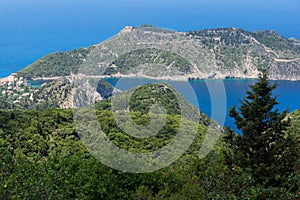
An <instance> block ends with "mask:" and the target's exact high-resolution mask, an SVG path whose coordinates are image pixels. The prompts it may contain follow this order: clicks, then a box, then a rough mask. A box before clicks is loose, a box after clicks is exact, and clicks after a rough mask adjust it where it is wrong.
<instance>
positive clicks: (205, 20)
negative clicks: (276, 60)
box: [0, 0, 300, 76]
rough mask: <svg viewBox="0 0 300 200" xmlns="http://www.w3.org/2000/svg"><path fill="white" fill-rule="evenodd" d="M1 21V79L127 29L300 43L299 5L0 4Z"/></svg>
mask: <svg viewBox="0 0 300 200" xmlns="http://www.w3.org/2000/svg"><path fill="white" fill-rule="evenodd" d="M0 19H1V20H0V47H1V48H0V76H1V73H2V72H1V70H3V69H10V68H11V67H14V66H17V68H16V69H15V70H17V69H20V68H22V67H25V66H26V65H28V64H30V63H31V62H33V61H35V60H36V59H38V58H40V57H41V56H43V55H46V54H48V53H52V52H57V51H67V50H71V49H75V48H78V47H82V46H83V47H85V46H89V45H91V44H95V43H99V42H101V41H104V40H106V39H108V38H110V37H112V36H114V35H115V34H116V33H118V32H119V31H120V29H122V28H123V27H124V26H125V25H134V26H136V25H141V24H153V25H156V26H159V27H164V28H168V29H173V30H177V31H189V30H200V29H208V28H220V27H236V28H242V29H245V30H248V31H256V30H266V29H268V30H274V31H276V32H278V33H279V34H281V35H284V36H286V37H295V38H297V39H300V1H299V0H251V1H248V0H247V1H246V0H206V1H202V0H180V1H178V0H107V1H103V0H0ZM3 66H4V67H3ZM9 71H10V70H9ZM7 73H9V72H8V71H7V72H5V74H7ZM2 74H3V73H2Z"/></svg>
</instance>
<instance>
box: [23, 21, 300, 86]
mask: <svg viewBox="0 0 300 200" xmlns="http://www.w3.org/2000/svg"><path fill="white" fill-rule="evenodd" d="M103 59H104V60H103ZM89 67H90V68H91V69H89ZM79 68H81V69H82V70H81V72H86V73H87V74H89V73H90V74H92V75H95V74H98V75H99V74H101V75H104V74H106V75H115V74H117V73H118V72H119V74H123V75H127V74H140V75H145V76H150V77H162V76H169V77H173V78H174V79H176V78H178V76H183V77H185V78H186V79H187V77H191V78H226V77H237V78H256V77H257V76H258V74H259V71H260V70H262V69H267V70H268V71H269V74H270V75H269V77H270V78H271V79H283V80H300V42H299V41H298V40H296V39H287V38H284V37H283V36H280V35H279V34H277V33H276V32H274V31H257V32H249V31H245V30H241V29H236V28H218V29H209V30H200V31H190V32H175V31H170V30H167V29H162V28H157V27H153V26H150V25H144V26H140V27H125V28H124V29H123V30H121V31H120V33H119V34H117V35H116V36H115V37H112V38H111V39H109V40H106V41H104V42H102V43H100V44H97V45H93V46H91V47H88V48H80V49H77V50H73V51H68V52H65V53H63V52H60V53H54V54H50V55H47V56H45V57H43V58H41V59H40V60H37V61H36V62H34V63H32V64H31V65H29V66H28V67H26V68H25V69H23V70H21V71H20V72H19V74H20V76H25V77H53V76H67V75H70V74H71V73H77V72H78V69H79Z"/></svg>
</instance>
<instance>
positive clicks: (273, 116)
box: [227, 72, 299, 190]
mask: <svg viewBox="0 0 300 200" xmlns="http://www.w3.org/2000/svg"><path fill="white" fill-rule="evenodd" d="M276 86H277V84H271V83H270V82H269V81H268V80H267V74H266V73H265V72H264V73H263V75H262V76H261V77H260V79H259V81H258V82H256V83H255V84H254V85H252V86H250V87H251V90H248V91H247V96H246V97H245V98H244V99H243V101H241V106H240V107H239V111H237V110H236V108H235V107H233V108H232V109H231V110H230V116H231V117H233V118H234V119H235V124H236V125H237V128H238V129H240V130H241V131H242V133H243V134H242V135H236V134H234V133H233V132H231V131H229V133H228V134H227V142H228V143H229V144H230V148H231V151H232V155H231V157H232V158H229V159H228V161H229V163H231V164H234V165H237V166H239V167H242V168H243V169H247V170H249V172H250V173H251V174H253V177H254V178H255V182H256V183H258V184H261V185H262V186H267V187H282V186H283V182H285V181H286V180H287V178H288V176H290V175H291V174H292V173H293V172H294V167H295V164H296V161H297V159H298V157H299V152H296V149H297V148H298V145H299V144H297V141H295V138H294V137H292V135H291V134H290V132H286V130H287V129H288V127H289V125H290V120H289V119H287V118H286V117H287V111H283V113H280V112H279V111H278V109H275V108H274V106H275V105H277V104H278V102H277V98H276V97H272V91H273V90H274V89H275V88H276ZM229 155H230V154H229ZM275 190H276V189H275Z"/></svg>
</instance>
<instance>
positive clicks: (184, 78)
mask: <svg viewBox="0 0 300 200" xmlns="http://www.w3.org/2000/svg"><path fill="white" fill-rule="evenodd" d="M74 76H84V77H87V78H99V79H103V78H145V79H152V80H167V81H211V80H255V79H258V77H253V76H251V77H244V76H243V77H239V76H237V77H235V76H225V77H217V78H200V77H191V76H161V77H152V76H147V75H142V74H138V75H137V74H128V75H123V74H118V75H84V74H78V75H70V76H55V77H29V80H33V81H43V80H45V81H51V80H57V79H60V78H69V79H72V78H73V77H74ZM0 80H1V78H0ZM269 80H271V81H293V82H295V81H300V79H275V78H269Z"/></svg>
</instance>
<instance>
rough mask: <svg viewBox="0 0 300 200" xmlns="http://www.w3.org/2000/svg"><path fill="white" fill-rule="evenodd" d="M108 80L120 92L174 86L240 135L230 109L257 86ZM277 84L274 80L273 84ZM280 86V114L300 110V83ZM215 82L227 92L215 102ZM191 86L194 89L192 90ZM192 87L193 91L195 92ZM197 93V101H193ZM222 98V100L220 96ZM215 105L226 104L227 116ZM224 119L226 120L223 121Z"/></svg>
mask: <svg viewBox="0 0 300 200" xmlns="http://www.w3.org/2000/svg"><path fill="white" fill-rule="evenodd" d="M105 81H107V82H109V83H110V84H112V85H113V86H116V87H117V88H118V89H121V90H127V89H131V88H134V87H137V86H140V85H144V84H149V83H154V82H165V83H168V84H170V85H172V86H173V87H174V88H175V89H176V90H177V91H178V92H179V93H180V94H182V95H183V96H184V97H185V98H186V99H187V100H188V101H189V102H190V103H192V104H193V105H195V106H197V107H198V108H199V109H200V110H201V111H203V112H204V113H205V114H206V115H208V116H209V117H211V118H212V119H214V120H216V121H218V122H219V123H220V124H221V125H224V126H228V127H231V128H233V129H234V130H235V131H236V132H239V131H238V130H237V128H236V126H235V124H234V120H233V119H232V118H230V117H229V116H228V110H229V108H231V107H233V106H234V105H236V106H239V105H240V103H239V99H243V98H244V97H245V96H246V90H247V89H249V86H250V85H253V84H254V83H255V81H256V79H226V80H193V81H189V82H183V81H164V80H151V79H144V78H121V80H120V79H119V78H107V79H105ZM272 82H273V83H274V81H272ZM276 82H277V83H278V84H279V85H278V87H277V88H276V89H275V91H274V96H278V102H279V103H280V104H279V105H277V106H276V108H278V109H279V110H280V111H283V110H285V109H288V111H289V112H292V111H294V110H297V109H300V102H299V99H300V89H299V88H300V81H276ZM214 83H215V84H216V85H218V86H222V85H223V86H224V89H225V93H219V94H217V95H216V96H214V98H216V99H211V95H210V92H212V91H213V90H215V89H217V90H219V89H220V88H210V90H211V91H210V90H209V88H208V86H209V87H210V86H211V85H214ZM188 85H190V86H191V87H189V86H188ZM191 88H192V89H193V91H191ZM193 93H194V94H195V95H196V97H197V99H195V98H193ZM218 95H219V97H218ZM224 95H225V99H226V102H220V99H224ZM212 102H213V103H214V104H217V105H213V106H215V107H218V106H219V105H223V104H224V105H225V110H226V113H222V111H223V110H224V108H220V109H222V111H219V110H217V113H214V114H213V113H212ZM223 117H225V121H224V122H223V119H222V118H223Z"/></svg>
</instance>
